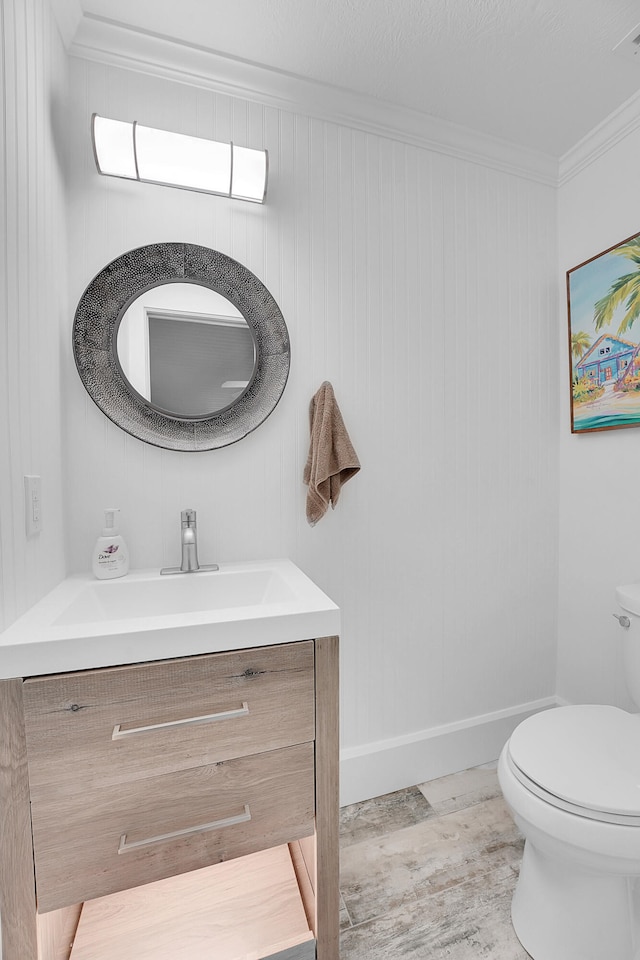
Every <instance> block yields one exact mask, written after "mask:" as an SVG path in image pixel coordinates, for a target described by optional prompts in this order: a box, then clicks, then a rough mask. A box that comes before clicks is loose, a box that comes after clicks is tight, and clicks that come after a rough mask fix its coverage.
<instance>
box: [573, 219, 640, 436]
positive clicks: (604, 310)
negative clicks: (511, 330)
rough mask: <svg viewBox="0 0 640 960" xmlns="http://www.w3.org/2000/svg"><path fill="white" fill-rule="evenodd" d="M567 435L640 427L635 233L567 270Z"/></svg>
mask: <svg viewBox="0 0 640 960" xmlns="http://www.w3.org/2000/svg"><path fill="white" fill-rule="evenodd" d="M567 302H568V308H569V368H570V375H571V381H570V385H571V432H572V433H591V432H593V431H595V430H619V429H621V428H623V427H640V233H638V234H636V235H635V236H633V237H628V238H627V239H626V240H622V241H621V242H620V243H618V244H616V245H615V246H614V247H609V249H608V250H603V252H602V253H599V254H597V255H596V256H595V257H591V259H590V260H586V261H585V262H584V263H581V264H579V265H578V266H577V267H573V269H571V270H568V271H567Z"/></svg>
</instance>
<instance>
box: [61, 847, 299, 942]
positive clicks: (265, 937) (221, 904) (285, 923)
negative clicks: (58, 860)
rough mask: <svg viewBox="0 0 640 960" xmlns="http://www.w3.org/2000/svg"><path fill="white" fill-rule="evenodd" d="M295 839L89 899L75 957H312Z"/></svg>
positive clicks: (77, 938) (82, 920)
mask: <svg viewBox="0 0 640 960" xmlns="http://www.w3.org/2000/svg"><path fill="white" fill-rule="evenodd" d="M315 953H316V950H315V939H314V936H313V933H312V931H311V930H310V929H309V924H308V921H307V917H306V914H305V909H304V906H303V903H302V899H301V894H300V889H299V887H298V883H297V880H296V874H295V871H294V868H293V864H292V861H291V855H290V852H289V847H288V846H287V845H286V844H285V845H284V846H280V847H274V848H272V849H270V850H264V851H261V852H259V853H252V854H250V855H249V856H246V857H240V858H238V859H236V860H229V861H228V862H226V863H218V864H215V865H213V866H211V867H205V868H204V869H201V870H195V871H193V872H191V873H187V874H183V875H181V876H178V877H170V878H169V879H166V880H158V881H156V882H155V883H149V884H146V885H145V886H141V887H136V888H134V889H131V890H125V891H123V892H122V893H116V894H112V895H110V896H108V897H101V898H99V899H97V900H89V901H87V902H86V903H85V904H84V906H83V908H82V913H81V915H80V922H79V924H78V929H77V931H76V936H75V940H74V945H73V949H72V951H71V957H70V960H96V957H99V958H100V960H210V958H211V957H215V958H216V960H264V958H270V960H271V958H273V960H277V958H278V960H279V958H282V960H312V958H314V957H315Z"/></svg>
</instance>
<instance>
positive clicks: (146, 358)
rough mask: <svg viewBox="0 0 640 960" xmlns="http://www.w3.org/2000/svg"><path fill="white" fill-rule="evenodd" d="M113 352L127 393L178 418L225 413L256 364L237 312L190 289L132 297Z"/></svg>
mask: <svg viewBox="0 0 640 960" xmlns="http://www.w3.org/2000/svg"><path fill="white" fill-rule="evenodd" d="M116 351H117V358H118V363H119V364H120V367H121V368H122V372H123V373H124V376H125V377H126V379H127V380H128V382H129V384H130V385H131V386H132V387H133V388H134V390H136V391H137V393H138V394H139V395H140V396H141V397H143V398H144V399H145V400H147V401H148V402H149V403H151V404H153V406H154V407H155V408H156V409H158V410H161V411H163V412H164V413H167V414H169V415H171V416H176V417H181V418H190V417H194V418H195V417H206V416H210V415H211V414H213V413H216V412H217V411H219V410H223V409H224V408H225V407H228V406H229V405H230V404H231V403H233V402H234V400H236V398H237V397H239V396H240V395H241V394H242V393H243V392H244V390H245V389H246V387H247V386H248V384H249V382H250V381H251V378H252V377H253V373H254V370H255V365H256V350H255V344H254V339H253V336H252V334H251V330H250V329H249V326H248V324H247V322H246V320H245V319H244V317H243V316H242V314H241V313H240V311H239V310H238V309H237V308H236V307H235V306H234V305H233V304H232V303H231V302H230V301H229V300H227V299H226V298H225V297H223V296H222V295H221V294H219V293H216V292H215V291H214V290H211V289H209V288H208V287H203V286H200V285H199V284H196V283H164V284H160V285H158V286H155V287H152V288H151V289H149V290H145V291H144V293H142V294H140V296H138V297H136V299H135V300H133V301H132V302H131V304H130V305H129V307H128V308H127V310H126V311H125V313H124V314H123V316H122V319H121V321H120V325H119V327H118V331H117V344H116Z"/></svg>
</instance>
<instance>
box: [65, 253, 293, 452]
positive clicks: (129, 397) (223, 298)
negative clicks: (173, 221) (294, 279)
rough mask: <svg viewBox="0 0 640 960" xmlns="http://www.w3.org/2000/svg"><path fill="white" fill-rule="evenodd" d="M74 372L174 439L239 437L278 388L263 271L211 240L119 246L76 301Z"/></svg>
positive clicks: (136, 429) (167, 443) (173, 442)
mask: <svg viewBox="0 0 640 960" xmlns="http://www.w3.org/2000/svg"><path fill="white" fill-rule="evenodd" d="M73 352H74V357H75V361H76V366H77V368H78V373H79V374H80V378H81V380H82V382H83V384H84V386H85V388H86V390H87V391H88V393H89V394H90V396H91V398H92V399H93V400H94V402H95V403H96V404H97V406H98V407H99V408H100V409H101V410H102V411H103V413H105V414H106V415H107V416H108V417H109V418H110V419H111V420H113V422H114V423H116V424H117V425H118V426H120V427H122V429H123V430H126V431H127V432H128V433H130V434H132V435H133V436H135V437H138V438H139V439H140V440H144V441H145V442H147V443H152V444H155V445H156V446H160V447H165V448H167V449H171V450H185V451H199V450H212V449H215V448H217V447H222V446H226V445H227V444H230V443H235V442H236V441H237V440H240V439H242V438H243V437H245V436H246V435H247V434H248V433H250V432H251V431H252V430H255V428H256V427H258V426H259V425H260V424H261V423H262V422H263V421H264V420H265V419H266V417H268V416H269V414H270V413H271V412H272V410H273V409H274V408H275V406H276V404H277V403H278V401H279V399H280V397H281V395H282V392H283V391H284V388H285V385H286V382H287V378H288V374H289V362H290V349H289V335H288V332H287V327H286V324H285V321H284V318H283V316H282V313H281V312H280V309H279V307H278V305H277V303H276V302H275V300H274V299H273V297H272V296H271V294H270V293H269V291H268V290H267V288H266V287H265V286H264V284H262V283H261V281H260V280H258V278H257V277H256V276H255V275H254V274H253V273H251V272H250V271H249V270H247V268H246V267H244V266H243V265H242V264H240V263H238V261H237V260H232V259H231V257H227V256H226V255H225V254H223V253H220V252H219V251H216V250H211V249H209V248H208V247H200V246H197V245H195V244H186V243H157V244H150V245H149V246H146V247H138V248H137V249H135V250H130V251H128V252H127V253H124V254H122V255H121V256H120V257H118V258H117V259H115V260H113V261H112V262H111V263H109V264H107V266H106V267H105V268H104V269H103V270H101V271H100V273H99V274H98V275H97V276H96V277H95V278H94V279H93V280H92V281H91V283H90V284H89V286H88V287H87V289H86V290H85V292H84V293H83V295H82V297H81V298H80V302H79V304H78V308H77V310H76V315H75V320H74V325H73Z"/></svg>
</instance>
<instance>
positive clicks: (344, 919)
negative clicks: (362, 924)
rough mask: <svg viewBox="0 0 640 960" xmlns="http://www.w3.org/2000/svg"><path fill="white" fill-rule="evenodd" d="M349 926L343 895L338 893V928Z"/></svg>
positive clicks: (349, 920) (349, 919) (342, 928)
mask: <svg viewBox="0 0 640 960" xmlns="http://www.w3.org/2000/svg"><path fill="white" fill-rule="evenodd" d="M350 926H352V924H351V917H350V916H349V911H348V910H347V908H346V906H345V902H344V897H343V896H342V893H340V930H347V929H348V928H349V927H350Z"/></svg>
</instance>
